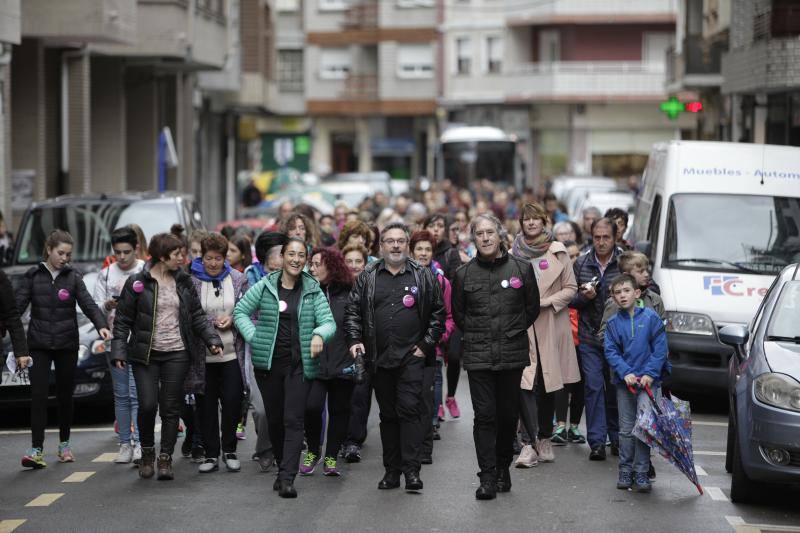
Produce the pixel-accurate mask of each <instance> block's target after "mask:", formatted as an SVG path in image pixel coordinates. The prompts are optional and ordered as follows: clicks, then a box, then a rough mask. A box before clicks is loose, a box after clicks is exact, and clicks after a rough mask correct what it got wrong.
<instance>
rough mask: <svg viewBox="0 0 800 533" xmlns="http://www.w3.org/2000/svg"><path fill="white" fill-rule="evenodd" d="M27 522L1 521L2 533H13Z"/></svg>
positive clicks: (19, 520)
mask: <svg viewBox="0 0 800 533" xmlns="http://www.w3.org/2000/svg"><path fill="white" fill-rule="evenodd" d="M26 521H27V520H25V519H14V520H0V533H11V532H12V531H14V530H15V529H17V528H18V527H19V526H21V525H22V524H24V523H25V522H26Z"/></svg>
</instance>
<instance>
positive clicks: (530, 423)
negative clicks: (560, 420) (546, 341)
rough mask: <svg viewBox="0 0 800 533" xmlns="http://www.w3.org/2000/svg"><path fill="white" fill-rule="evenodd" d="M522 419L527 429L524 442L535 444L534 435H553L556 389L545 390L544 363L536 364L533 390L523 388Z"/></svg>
mask: <svg viewBox="0 0 800 533" xmlns="http://www.w3.org/2000/svg"><path fill="white" fill-rule="evenodd" d="M520 394H521V402H520V419H521V420H522V425H523V427H524V429H525V432H524V435H523V439H522V440H523V442H525V443H526V444H533V441H534V438H533V435H537V436H538V437H539V438H540V439H549V438H550V437H552V436H553V413H554V412H555V398H556V391H553V392H551V393H549V394H548V393H547V392H545V386H544V378H543V377H542V365H541V362H539V364H538V365H536V382H535V383H534V387H533V390H527V389H521V390H520Z"/></svg>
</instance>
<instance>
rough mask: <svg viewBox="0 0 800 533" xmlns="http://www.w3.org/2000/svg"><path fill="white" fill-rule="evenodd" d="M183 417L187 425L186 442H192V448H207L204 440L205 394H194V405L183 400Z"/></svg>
mask: <svg viewBox="0 0 800 533" xmlns="http://www.w3.org/2000/svg"><path fill="white" fill-rule="evenodd" d="M181 419H182V420H183V423H184V424H185V425H186V436H184V438H183V440H184V442H190V443H192V448H197V447H201V448H204V449H205V443H204V442H203V395H202V394H195V395H194V405H190V404H189V403H187V402H186V401H182V402H181Z"/></svg>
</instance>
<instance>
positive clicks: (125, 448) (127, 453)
mask: <svg viewBox="0 0 800 533" xmlns="http://www.w3.org/2000/svg"><path fill="white" fill-rule="evenodd" d="M131 461H133V446H131V445H130V444H128V443H127V442H126V443H124V444H120V445H119V453H118V454H117V458H116V459H114V462H115V463H120V464H125V463H130V462H131Z"/></svg>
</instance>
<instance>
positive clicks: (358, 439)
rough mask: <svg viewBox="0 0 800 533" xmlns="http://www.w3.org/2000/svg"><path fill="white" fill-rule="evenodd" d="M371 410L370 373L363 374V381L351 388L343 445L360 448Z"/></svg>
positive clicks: (365, 436) (365, 433)
mask: <svg viewBox="0 0 800 533" xmlns="http://www.w3.org/2000/svg"><path fill="white" fill-rule="evenodd" d="M371 408H372V373H371V372H365V373H364V381H363V382H361V383H358V384H357V385H356V386H355V387H354V388H353V395H352V396H351V398H350V420H349V422H348V424H347V438H346V439H345V442H344V443H345V445H350V444H355V445H357V446H362V445H363V444H364V441H365V440H367V422H368V421H369V412H370V410H371Z"/></svg>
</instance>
